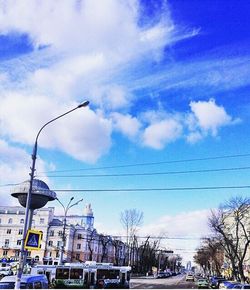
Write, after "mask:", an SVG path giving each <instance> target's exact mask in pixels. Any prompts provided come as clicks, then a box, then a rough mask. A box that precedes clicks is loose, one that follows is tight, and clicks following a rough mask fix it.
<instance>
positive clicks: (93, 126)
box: [0, 92, 112, 162]
mask: <svg viewBox="0 0 250 290" xmlns="http://www.w3.org/2000/svg"><path fill="white" fill-rule="evenodd" d="M74 107H76V103H73V102H71V103H65V102H64V103H60V100H56V99H52V98H49V97H47V96H41V95H38V96H36V95H22V94H19V93H13V92H9V93H8V94H6V96H5V97H2V105H1V109H0V110H1V111H0V112H1V114H0V121H1V123H2V128H1V132H0V134H1V135H2V136H5V137H8V138H10V139H11V140H14V141H15V142H18V143H22V144H30V145H33V144H34V142H35V137H36V134H37V133H38V130H39V129H40V128H41V126H43V125H44V124H45V123H46V122H48V121H49V120H51V119H53V118H54V117H56V116H59V115H60V114H62V113H64V112H66V111H68V110H69V108H74ZM12 116H13V117H12ZM17 120H19V121H18V122H17ZM111 129H112V126H111V122H110V121H109V120H108V119H105V118H104V117H102V116H101V115H98V114H96V113H95V112H94V111H92V110H90V109H89V108H88V107H85V108H81V109H78V110H77V111H75V112H73V113H71V114H70V115H69V116H65V117H64V118H62V119H60V120H57V121H56V122H55V123H54V124H53V125H49V126H48V127H46V129H45V130H44V132H42V133H41V135H40V137H39V146H40V147H46V148H56V149H59V150H61V151H62V152H65V153H67V154H69V155H71V156H73V157H74V158H76V159H79V160H83V161H86V162H95V161H96V160H97V159H98V158H99V157H100V156H102V155H103V154H105V153H106V152H107V151H108V150H109V148H110V146H111V139H110V138H111V137H110V135H111ZM45 131H46V132H45Z"/></svg>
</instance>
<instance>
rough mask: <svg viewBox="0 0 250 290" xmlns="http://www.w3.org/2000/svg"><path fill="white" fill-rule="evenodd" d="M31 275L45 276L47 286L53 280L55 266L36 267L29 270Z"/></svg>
mask: <svg viewBox="0 0 250 290" xmlns="http://www.w3.org/2000/svg"><path fill="white" fill-rule="evenodd" d="M29 274H31V275H41V274H43V275H45V276H46V277H47V279H48V283H49V285H50V284H52V282H53V281H54V280H55V276H56V266H55V265H36V266H33V267H32V268H31V269H30V272H29Z"/></svg>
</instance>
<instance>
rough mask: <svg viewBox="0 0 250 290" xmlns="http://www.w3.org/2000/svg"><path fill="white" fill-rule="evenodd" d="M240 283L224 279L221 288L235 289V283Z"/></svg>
mask: <svg viewBox="0 0 250 290" xmlns="http://www.w3.org/2000/svg"><path fill="white" fill-rule="evenodd" d="M237 284H239V283H238V282H235V281H223V282H220V284H219V289H233V287H234V286H235V285H237Z"/></svg>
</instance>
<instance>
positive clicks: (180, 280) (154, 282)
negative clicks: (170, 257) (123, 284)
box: [130, 275, 197, 289]
mask: <svg viewBox="0 0 250 290" xmlns="http://www.w3.org/2000/svg"><path fill="white" fill-rule="evenodd" d="M185 277H186V276H185V275H178V276H173V277H170V278H162V279H155V278H152V277H141V278H131V281H130V288H132V289H194V288H197V286H196V285H195V283H194V282H189V281H188V282H186V280H185Z"/></svg>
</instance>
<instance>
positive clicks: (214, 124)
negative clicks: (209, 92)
mask: <svg viewBox="0 0 250 290" xmlns="http://www.w3.org/2000/svg"><path fill="white" fill-rule="evenodd" d="M190 107H191V111H192V112H193V113H194V116H195V118H196V119H197V121H198V126H199V127H200V128H201V129H202V130H205V131H211V133H212V135H213V136H216V135H217V131H218V128H219V127H221V126H225V125H228V124H230V123H232V118H231V117H230V116H229V115H228V114H227V113H226V111H225V109H224V108H223V107H221V106H218V105H216V103H215V100H214V99H210V100H209V101H198V102H191V103H190Z"/></svg>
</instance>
